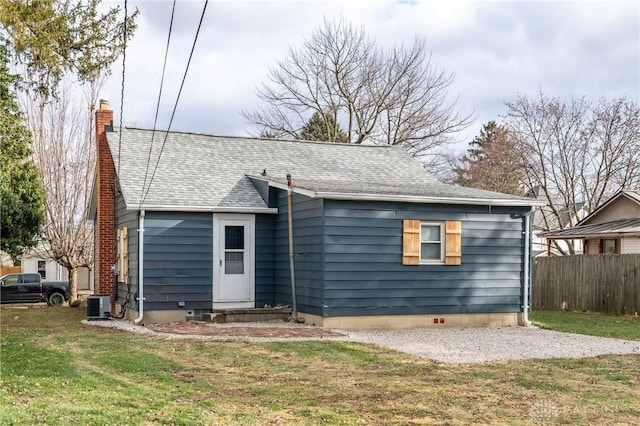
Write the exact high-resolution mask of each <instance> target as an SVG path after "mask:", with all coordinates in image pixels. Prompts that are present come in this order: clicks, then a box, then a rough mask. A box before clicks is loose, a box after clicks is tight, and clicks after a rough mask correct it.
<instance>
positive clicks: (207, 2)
mask: <svg viewBox="0 0 640 426" xmlns="http://www.w3.org/2000/svg"><path fill="white" fill-rule="evenodd" d="M208 4H209V0H205V2H204V7H203V8H202V14H201V15H200V22H199V23H198V30H197V31H196V35H195V38H194V39H193V45H192V46H191V53H189V60H188V61H187V66H186V68H185V70H184V75H183V76H182V83H181V84H180V90H178V96H177V97H176V102H175V104H174V105H173V111H172V112H171V119H170V120H169V126H168V127H167V131H166V133H165V134H164V141H163V142H162V146H161V147H160V153H159V154H158V160H157V161H156V165H155V167H154V168H153V173H152V174H151V179H150V180H149V186H148V187H147V191H146V192H145V194H144V197H143V198H142V200H141V201H140V206H142V203H144V200H146V199H147V195H148V194H149V190H150V189H151V184H152V183H153V179H154V177H155V176H156V171H157V170H158V164H160V157H162V152H163V151H164V146H165V145H166V143H167V138H168V137H169V131H170V130H171V124H172V123H173V117H174V116H175V115H176V108H177V107H178V101H179V100H180V95H181V94H182V88H183V87H184V82H185V80H186V79H187V72H188V71H189V65H191V58H192V57H193V51H194V50H195V48H196V42H197V41H198V35H199V34H200V28H201V27H202V21H203V20H204V14H205V12H206V11H207V5H208ZM143 189H144V188H143Z"/></svg>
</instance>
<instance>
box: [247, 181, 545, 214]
mask: <svg viewBox="0 0 640 426" xmlns="http://www.w3.org/2000/svg"><path fill="white" fill-rule="evenodd" d="M247 177H248V178H250V179H256V180H259V181H262V182H266V183H267V184H269V186H272V187H274V188H278V189H283V190H286V189H287V185H286V184H283V183H282V182H280V181H279V180H274V179H270V178H269V177H268V176H251V175H247ZM292 191H293V192H296V193H300V194H301V195H306V196H308V197H311V198H326V199H332V200H352V201H398V202H407V203H433V204H464V205H486V206H495V207H502V206H504V207H509V206H512V207H536V206H544V205H546V204H545V203H544V202H541V201H539V200H536V199H534V198H526V197H516V196H514V197H513V198H484V197H437V196H419V195H398V194H367V193H352V192H329V191H314V190H310V189H305V188H299V187H296V186H295V185H294V186H293V187H292Z"/></svg>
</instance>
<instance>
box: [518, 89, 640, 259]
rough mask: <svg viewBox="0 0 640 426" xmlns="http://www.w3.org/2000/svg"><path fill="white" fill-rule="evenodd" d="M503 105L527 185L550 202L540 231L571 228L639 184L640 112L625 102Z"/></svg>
mask: <svg viewBox="0 0 640 426" xmlns="http://www.w3.org/2000/svg"><path fill="white" fill-rule="evenodd" d="M506 105H507V108H508V113H507V116H506V119H507V122H506V127H507V129H508V130H509V131H510V132H511V134H512V135H513V136H514V137H515V138H516V139H517V143H518V145H517V146H518V149H519V152H520V154H521V156H522V161H523V163H524V165H525V170H526V172H527V174H526V179H527V183H528V186H529V187H530V188H537V189H539V190H540V191H542V195H543V197H544V198H545V199H546V200H548V206H547V208H546V209H545V214H544V215H543V222H542V227H543V230H549V229H554V227H555V228H556V229H557V228H558V227H559V228H564V227H568V226H572V225H574V224H575V221H572V220H570V219H568V218H572V217H576V216H577V214H578V210H579V209H580V208H585V209H586V211H587V212H591V211H593V210H594V209H595V208H596V207H598V206H599V205H600V204H602V202H604V201H605V200H606V199H607V198H608V197H609V196H611V195H612V194H613V193H615V192H616V191H618V190H620V189H624V188H630V187H634V186H636V185H638V183H639V182H640V108H639V107H638V105H637V104H636V103H634V102H633V101H632V100H630V99H629V98H626V97H621V98H618V99H614V100H612V101H609V100H606V99H601V100H600V101H598V102H596V103H592V102H589V101H588V100H586V99H585V98H584V97H583V98H578V99H570V100H569V101H568V102H565V101H562V100H560V99H558V98H551V97H548V96H547V95H545V94H543V93H542V92H540V93H538V94H537V96H536V98H535V99H529V98H528V97H526V96H524V95H521V96H518V97H517V99H516V100H515V101H514V102H509V103H507V104H506ZM583 203H584V205H583ZM556 248H557V249H558V251H559V252H561V253H562V254H566V253H565V250H563V249H562V247H560V246H556ZM569 252H570V254H573V247H572V246H571V245H569Z"/></svg>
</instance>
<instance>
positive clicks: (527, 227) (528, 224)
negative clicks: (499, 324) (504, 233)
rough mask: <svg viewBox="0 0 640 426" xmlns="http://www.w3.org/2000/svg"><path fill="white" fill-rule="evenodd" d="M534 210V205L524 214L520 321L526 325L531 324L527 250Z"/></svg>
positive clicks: (529, 256)
mask: <svg viewBox="0 0 640 426" xmlns="http://www.w3.org/2000/svg"><path fill="white" fill-rule="evenodd" d="M535 211H536V208H535V207H534V206H532V207H531V210H530V211H529V212H527V213H525V215H524V223H525V225H524V232H525V238H524V289H523V291H522V299H523V307H522V308H523V309H522V322H523V323H524V325H525V326H526V327H530V326H531V321H529V309H530V308H531V305H530V303H529V286H530V285H531V276H530V275H531V271H530V269H529V265H530V263H531V254H530V251H529V245H530V244H531V215H532V214H533V213H534V212H535Z"/></svg>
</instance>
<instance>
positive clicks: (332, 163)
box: [107, 128, 535, 210]
mask: <svg viewBox="0 0 640 426" xmlns="http://www.w3.org/2000/svg"><path fill="white" fill-rule="evenodd" d="M119 133H120V132H119V129H115V130H114V131H113V132H107V139H108V141H109V146H110V149H111V152H112V155H113V159H114V164H115V165H116V168H119V182H120V188H121V190H122V194H123V196H124V198H125V202H126V204H127V208H129V209H137V208H138V206H139V205H140V201H141V198H142V197H143V189H142V188H143V183H144V182H145V174H146V175H147V176H146V182H147V183H146V186H145V192H146V188H147V187H148V186H149V182H150V181H151V176H152V174H153V172H154V165H155V162H156V160H157V158H158V155H159V153H160V149H161V146H162V144H163V142H164V139H165V135H167V134H166V133H165V132H161V131H156V132H155V136H154V141H153V151H152V153H151V165H150V166H149V169H148V171H146V164H147V159H148V158H149V148H150V146H151V137H152V131H151V130H143V129H132V128H123V129H122V140H121V141H120V140H119ZM118 150H120V154H121V157H120V159H119V160H118ZM118 164H119V165H118ZM264 170H266V173H267V176H266V177H263V176H261V174H262V173H263V171H264ZM287 174H291V175H292V177H293V179H294V181H295V185H297V186H299V187H306V188H308V189H309V190H312V191H315V192H318V193H332V194H342V195H344V196H347V197H348V196H349V194H351V195H353V196H355V195H362V194H370V195H377V196H380V197H382V198H384V196H387V195H389V196H407V197H427V198H428V197H440V198H468V199H477V200H478V204H489V203H490V201H492V200H493V201H495V200H498V201H501V202H502V203H503V204H505V203H506V204H509V203H511V204H514V205H531V204H535V200H532V199H528V198H521V197H514V196H511V195H505V194H499V193H495V192H489V191H482V190H477V189H471V188H463V187H459V186H454V185H445V184H442V183H440V182H438V181H437V180H436V179H435V178H434V177H433V176H432V175H431V174H429V173H428V172H427V171H426V170H425V169H424V168H423V167H422V166H421V165H420V164H419V163H418V162H417V161H415V160H414V159H413V158H412V157H410V156H409V155H408V154H407V153H406V152H405V151H404V150H402V149H401V148H399V147H393V146H372V145H350V144H336V143H321V142H307V141H281V140H274V139H254V138H240V137H222V136H209V135H202V134H192V133H180V132H170V133H169V134H168V135H167V139H166V144H165V146H164V150H163V152H162V156H161V158H160V162H159V164H158V167H157V170H156V172H155V176H154V177H153V181H152V184H151V187H150V188H149V190H148V194H147V195H146V198H145V199H144V203H143V207H144V208H161V207H164V208H181V209H194V210H195V209H208V210H215V209H263V208H267V206H266V205H265V202H264V201H263V199H262V198H261V197H260V195H259V194H258V192H257V190H256V188H255V187H254V185H253V184H252V182H251V179H249V178H248V177H247V176H257V177H258V178H262V179H265V180H269V181H272V182H280V183H283V182H284V183H285V184H286V175H287ZM355 198H357V197H355ZM425 202H426V201H425Z"/></svg>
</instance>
